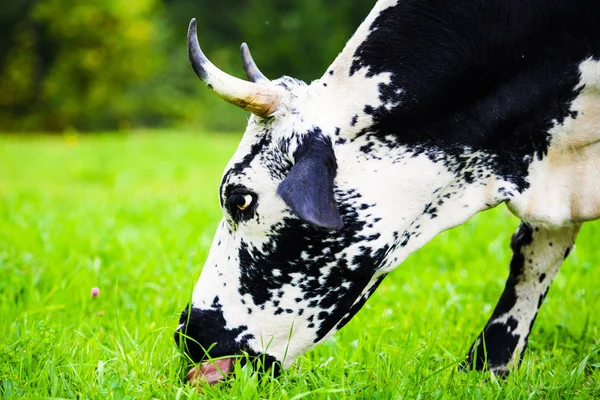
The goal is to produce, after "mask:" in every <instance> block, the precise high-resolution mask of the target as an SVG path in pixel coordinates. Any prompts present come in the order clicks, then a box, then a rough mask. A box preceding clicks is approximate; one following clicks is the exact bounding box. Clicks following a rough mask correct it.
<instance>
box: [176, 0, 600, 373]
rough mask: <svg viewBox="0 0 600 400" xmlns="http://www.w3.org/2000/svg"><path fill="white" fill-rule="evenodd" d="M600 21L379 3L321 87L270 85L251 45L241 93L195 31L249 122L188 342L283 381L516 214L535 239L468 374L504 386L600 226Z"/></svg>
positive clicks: (523, 4) (489, 6) (576, 6)
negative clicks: (377, 303) (584, 234)
mask: <svg viewBox="0 0 600 400" xmlns="http://www.w3.org/2000/svg"><path fill="white" fill-rule="evenodd" d="M599 18H600V1H597V0H531V1H523V0H460V1H459V0H446V1H438V0H418V1H417V0H380V1H379V2H377V4H376V5H375V7H374V9H373V10H372V12H371V13H370V14H369V15H368V17H367V18H366V20H365V21H364V22H363V24H362V25H361V26H360V27H359V28H358V30H357V32H356V33H355V34H354V36H353V37H352V38H351V39H350V40H349V42H348V43H347V45H346V47H345V48H344V50H343V51H342V53H340V54H339V56H338V57H337V58H336V60H335V61H334V62H333V64H332V65H331V66H330V67H329V68H328V69H327V71H326V72H325V74H324V75H323V77H322V78H320V79H318V80H315V81H314V82H312V83H310V84H305V83H304V82H301V81H298V80H296V79H293V78H290V77H282V78H280V79H277V80H274V81H269V80H268V79H267V78H265V77H264V75H262V74H261V73H260V71H259V70H258V68H257V67H256V65H255V64H254V62H253V61H252V58H251V56H250V53H249V52H248V49H247V47H246V46H245V45H243V46H242V58H243V61H244V66H245V69H246V72H247V75H248V78H249V79H250V81H243V80H240V79H237V78H234V77H232V76H230V75H227V74H225V73H224V72H222V71H220V70H219V69H217V68H216V67H215V66H214V65H213V64H211V63H210V62H209V61H208V59H207V58H206V57H205V56H204V54H203V53H202V51H201V50H200V47H199V45H198V41H197V38H196V26H195V21H194V20H192V22H191V24H190V28H189V32H188V46H189V56H190V60H191V63H192V66H193V68H194V70H195V72H196V74H197V75H198V76H199V77H200V79H201V80H202V81H204V83H206V84H207V85H208V87H209V88H210V89H211V90H212V91H213V92H215V93H216V94H217V95H218V96H220V97H221V98H223V99H225V100H227V101H228V102H230V103H233V104H235V105H237V106H239V107H241V108H243V109H245V110H247V111H249V112H251V113H252V116H251V118H250V120H249V122H248V126H247V128H246V132H245V134H244V136H243V138H242V140H241V143H240V145H239V148H238V149H237V151H236V153H235V155H234V156H233V158H232V159H231V161H230V162H229V164H228V166H227V168H226V170H225V173H224V175H223V180H222V182H221V187H220V191H219V199H220V202H221V207H222V209H223V215H224V217H223V220H222V221H221V223H220V225H219V227H218V229H217V232H216V235H215V238H214V242H213V245H212V247H211V249H210V254H209V255H208V259H207V260H206V264H205V266H204V269H203V270H202V274H201V276H200V280H199V281H198V283H197V285H196V287H195V289H194V292H193V296H192V301H191V304H190V305H189V306H188V307H187V308H186V309H185V311H184V312H183V314H182V316H181V321H180V325H179V327H178V328H177V333H176V335H175V336H176V340H177V341H178V342H180V344H182V345H185V346H184V347H185V349H186V352H187V353H188V354H189V356H190V357H191V358H192V359H193V360H194V361H196V362H200V361H202V360H203V359H205V358H206V357H208V356H210V357H223V358H222V359H221V360H220V361H219V363H218V364H217V365H216V367H218V368H220V369H223V370H224V372H228V371H230V370H231V368H232V362H231V360H232V358H231V357H230V356H235V355H239V354H241V353H248V354H250V355H252V356H256V355H261V356H262V357H263V358H264V359H265V360H266V363H267V365H268V366H273V365H281V366H283V367H284V368H285V367H287V366H289V365H290V364H291V363H292V362H293V361H294V359H295V358H296V357H297V356H298V355H300V354H302V353H304V352H305V351H307V350H308V349H310V348H311V347H313V346H314V345H315V344H317V343H319V342H321V341H323V340H324V339H325V338H327V337H328V336H330V335H332V334H333V333H334V332H336V331H337V330H338V329H340V328H341V327H343V326H344V324H346V323H347V322H348V321H349V320H350V319H351V318H352V316H353V315H354V314H355V313H356V312H357V311H358V310H359V309H360V308H361V306H362V305H363V304H364V303H365V301H366V300H367V299H368V298H369V296H370V295H371V294H372V293H373V292H374V291H375V289H376V288H377V286H378V285H379V284H380V283H381V281H382V280H383V279H384V278H385V276H386V274H387V273H389V272H390V271H391V270H393V269H394V268H395V267H396V266H397V265H399V264H400V263H402V261H404V259H406V257H407V256H408V255H409V254H411V253H413V252H414V251H416V250H417V249H419V248H420V247H421V246H423V245H424V244H425V243H427V242H428V241H429V240H431V239H432V238H433V237H434V236H436V235H437V234H438V233H440V232H442V231H444V230H446V229H449V228H452V227H455V226H457V225H459V224H462V223H463V222H465V221H466V220H467V219H469V218H470V217H471V216H473V215H474V214H476V213H478V212H479V211H482V210H486V209H489V208H491V207H495V206H497V205H498V204H500V203H506V204H507V206H508V207H509V209H510V210H511V211H512V212H513V213H514V214H515V215H516V216H518V217H519V218H520V219H521V220H522V223H521V225H520V226H519V228H518V230H517V232H516V233H515V234H514V236H513V238H512V243H511V247H512V250H513V252H514V254H513V257H512V260H511V263H510V275H509V277H508V280H507V283H506V288H505V289H504V293H503V294H502V296H501V298H500V301H499V302H498V305H497V306H496V308H495V310H494V311H493V313H492V316H491V318H490V320H489V321H488V323H487V325H486V327H485V329H484V330H483V333H482V334H481V335H480V336H479V337H478V338H477V340H476V342H475V344H474V345H473V349H472V350H471V352H470V354H469V355H468V357H467V363H468V364H467V365H469V366H470V367H475V368H477V369H483V368H485V367H486V362H487V367H489V369H490V370H491V371H493V372H495V373H497V374H504V373H506V372H508V370H509V368H510V367H512V366H515V365H517V364H518V363H519V361H520V359H521V357H522V355H523V352H524V351H525V348H526V346H527V339H528V335H529V332H530V330H531V327H532V325H533V323H534V321H535V318H536V314H537V312H538V309H539V308H540V306H541V304H542V302H543V300H544V297H545V296H546V293H547V291H548V288H549V286H550V283H551V281H552V279H553V277H554V275H555V274H556V272H557V271H558V269H559V267H560V265H561V263H562V262H563V260H564V259H565V258H566V257H567V255H568V254H569V251H570V250H571V248H572V246H573V243H574V241H575V238H576V236H577V232H578V231H579V228H580V226H581V224H582V223H583V222H584V221H588V220H593V219H596V218H598V217H600V144H599V142H600V19H599ZM183 334H185V335H183ZM228 357H229V358H228ZM213 365H214V364H213ZM214 371H215V369H214V367H213V369H212V370H211V369H210V368H209V367H208V364H207V363H204V364H203V365H202V367H200V368H199V370H198V371H196V372H195V373H196V374H197V375H194V379H198V377H200V378H202V379H205V380H208V381H210V382H214V381H216V380H218V379H220V378H221V375H220V374H216V375H215V374H214Z"/></svg>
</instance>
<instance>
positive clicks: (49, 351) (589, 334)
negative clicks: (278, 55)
mask: <svg viewBox="0 0 600 400" xmlns="http://www.w3.org/2000/svg"><path fill="white" fill-rule="evenodd" d="M237 141H238V137H237V136H232V135H224V136H219V135H209V134H202V135H192V134H184V133H169V132H164V133H160V134H159V133H152V134H148V133H146V134H145V133H137V134H130V135H112V134H106V135H101V136H93V137H79V138H77V137H74V136H67V137H23V138H21V137H16V136H3V137H2V136H0V397H2V398H21V397H22V398H85V399H91V398H99V399H103V398H132V399H153V398H159V399H163V398H164V399H185V398H195V397H202V396H205V397H207V398H238V399H258V398H276V399H277V398H282V399H299V398H309V399H312V398H365V399H390V398H407V399H414V398H421V399H430V398H449V399H450V398H457V399H462V398H467V399H471V398H473V399H479V398H485V399H487V398H490V399H492V398H493V399H498V398H507V399H524V398H536V399H538V398H539V399H572V398H579V399H586V398H594V397H598V396H599V395H600V321H599V318H598V317H600V251H599V250H598V238H599V234H600V225H599V224H598V223H589V224H586V225H585V226H584V227H583V229H582V233H581V234H580V237H579V240H578V242H577V248H576V250H575V251H574V253H573V254H572V256H570V257H569V259H568V260H567V262H566V263H565V265H564V266H563V268H562V270H561V272H560V273H559V275H558V277H557V278H556V280H555V282H554V284H553V286H552V288H551V290H550V293H549V295H548V298H547V300H546V303H545V304H544V307H543V308H542V311H541V312H540V314H539V317H538V320H537V322H536V326H535V328H534V330H533V333H532V335H531V337H530V344H529V349H528V353H527V355H526V356H525V359H524V363H523V365H522V366H521V368H520V369H519V370H518V371H515V372H514V373H513V374H512V375H511V376H510V377H508V378H507V379H506V380H498V379H496V378H494V377H493V376H490V375H489V374H483V373H477V372H470V373H463V372H459V371H458V370H457V368H456V366H457V364H458V363H459V362H460V361H461V360H462V359H463V356H464V355H465V354H466V353H467V350H468V347H469V345H470V344H471V343H472V341H473V340H474V338H475V337H476V335H477V334H478V332H479V331H480V330H481V328H482V327H483V325H484V323H485V321H486V320H487V318H488V317H489V314H490V313H491V310H492V308H493V307H494V305H495V302H496V301H497V299H498V298H499V296H500V293H501V291H502V289H503V287H504V280H505V279H506V275H507V269H508V260H509V258H510V251H509V247H508V244H509V241H510V235H511V234H512V232H513V231H514V230H515V228H516V226H517V222H518V221H517V220H516V219H515V218H514V217H512V216H510V215H509V214H508V212H507V211H506V209H505V208H504V207H503V206H502V207H499V208H498V209H496V210H493V211H490V212H487V213H484V214H481V215H479V216H477V217H476V218H474V219H472V220H471V221H470V222H469V223H467V224H465V225H463V226H462V227H459V228H457V229H454V230H452V231H449V232H446V233H444V234H442V235H440V236H439V237H438V238H436V239H435V240H434V241H433V242H431V243H430V244H429V245H427V246H426V247H425V248H423V249H422V250H421V251H419V252H417V253H416V254H415V255H413V256H411V257H410V258H409V260H408V261H407V262H406V263H405V264H403V265H402V266H401V267H399V268H398V269H397V270H396V271H395V272H394V273H393V274H391V275H390V276H389V277H388V278H387V279H386V280H385V281H384V283H383V285H382V286H381V288H380V289H379V290H378V291H377V292H376V293H375V295H374V296H373V297H372V299H371V300H370V301H369V302H368V303H367V305H366V306H365V307H364V309H363V310H362V311H361V312H360V313H359V314H358V315H357V316H356V317H355V318H354V319H353V320H352V322H351V323H350V324H348V325H347V326H346V327H345V328H344V329H342V330H341V331H340V332H338V333H337V334H336V335H335V336H334V337H333V338H332V339H330V340H328V341H327V342H325V343H323V344H321V345H319V346H317V347H316V348H315V349H314V350H312V351H311V352H309V353H308V354H306V355H305V356H303V357H302V358H300V359H299V360H298V361H297V362H296V363H295V364H294V365H293V366H292V367H291V368H290V369H289V370H288V371H286V372H285V373H284V374H283V375H282V376H281V377H280V378H278V379H276V380H273V379H270V378H269V377H268V376H267V377H265V376H260V375H257V374H256V373H253V372H252V371H251V370H250V369H247V368H245V369H241V368H238V369H237V370H236V374H235V376H234V377H233V378H232V379H230V380H229V381H227V382H225V383H223V384H220V385H217V386H215V387H212V388H204V389H203V391H202V393H201V394H198V393H197V392H196V390H195V389H193V388H190V387H188V386H186V385H185V380H184V376H185V373H186V372H187V370H188V365H187V364H186V363H185V361H184V360H183V359H182V357H181V356H180V355H179V352H178V350H177V349H176V347H175V346H174V342H173V339H172V333H173V329H174V328H175V326H176V325H177V320H178V315H179V312H180V311H181V309H182V308H183V307H184V305H185V304H186V302H187V301H188V299H189V296H190V295H191V291H192V288H193V286H194V284H195V282H196V280H197V278H198V276H199V273H200V269H201V267H202V264H203V261H204V259H205V257H206V254H207V251H208V248H209V245H210V243H211V240H212V235H213V231H214V229H215V227H216V224H217V222H218V221H219V219H220V210H219V206H218V201H217V195H216V193H217V192H216V191H217V187H218V184H219V180H220V174H221V172H222V170H223V168H224V166H225V164H226V162H227V160H228V159H229V157H230V155H231V154H232V152H233V150H234V149H235V146H236V144H237ZM95 286H97V287H99V288H100V291H101V292H100V296H99V297H98V298H96V299H92V298H91V296H90V290H91V288H92V287H95Z"/></svg>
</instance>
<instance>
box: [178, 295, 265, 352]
mask: <svg viewBox="0 0 600 400" xmlns="http://www.w3.org/2000/svg"><path fill="white" fill-rule="evenodd" d="M179 323H180V324H183V328H182V329H181V330H179V331H177V332H175V342H176V343H177V344H178V345H179V346H180V347H182V348H183V350H184V351H185V352H186V353H187V354H188V355H189V356H190V358H191V359H192V361H194V362H196V363H198V362H200V361H202V360H203V359H205V358H206V357H207V355H210V357H212V358H215V357H222V356H228V355H235V354H238V353H239V350H240V348H241V347H242V346H244V345H245V344H246V343H247V341H248V340H250V339H251V338H252V337H253V336H252V335H244V336H243V337H242V338H241V340H240V341H238V340H237V338H238V337H239V336H240V335H241V334H242V333H243V332H244V331H246V330H247V329H248V327H247V326H245V325H244V326H239V327H237V328H235V329H228V328H226V322H225V318H224V316H223V311H222V310H221V304H219V298H218V297H215V299H214V301H213V304H212V308H211V309H208V310H199V309H197V308H192V307H189V306H188V307H186V308H185V309H184V310H183V312H182V313H181V317H180V318H179Z"/></svg>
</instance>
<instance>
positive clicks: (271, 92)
mask: <svg viewBox="0 0 600 400" xmlns="http://www.w3.org/2000/svg"><path fill="white" fill-rule="evenodd" d="M187 40H188V56H189V58H190V63H191V64H192V68H193V69H194V72H195V73H196V75H198V78H200V80H202V81H203V82H204V83H205V84H206V86H208V88H209V89H210V90H212V91H213V92H214V93H215V94H216V95H217V96H219V97H220V98H222V99H223V100H225V101H227V102H229V103H231V104H233V105H236V106H238V107H240V108H242V109H244V110H246V111H249V112H251V113H252V114H255V115H258V116H260V117H268V116H269V115H271V114H273V113H274V112H275V110H277V107H278V106H279V103H280V100H281V97H280V94H279V91H278V90H277V89H276V88H275V87H274V86H272V85H267V84H264V83H262V82H261V83H254V82H248V81H244V80H241V79H238V78H236V77H234V76H231V75H229V74H226V73H225V72H223V71H221V70H220V69H219V68H217V67H215V66H214V64H213V63H211V62H210V61H209V60H208V58H206V56H205V55H204V53H202V50H201V49H200V44H199V43H198V37H197V35H196V19H195V18H192V20H191V21H190V27H189V28H188V38H187ZM261 75H262V74H261Z"/></svg>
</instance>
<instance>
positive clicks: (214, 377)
mask: <svg viewBox="0 0 600 400" xmlns="http://www.w3.org/2000/svg"><path fill="white" fill-rule="evenodd" d="M233 360H234V359H233V358H222V359H219V360H211V361H205V362H203V363H202V364H200V366H199V367H194V368H192V369H191V370H190V372H188V374H187V380H188V382H189V383H190V385H192V386H198V385H199V384H200V383H201V382H205V383H208V384H209V385H211V386H212V385H215V384H217V383H219V382H220V381H223V380H225V378H227V375H228V374H229V373H230V372H231V370H232V369H233Z"/></svg>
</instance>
